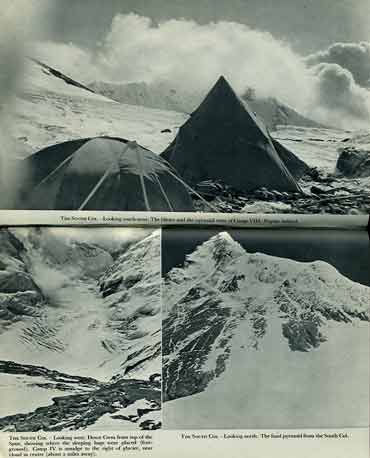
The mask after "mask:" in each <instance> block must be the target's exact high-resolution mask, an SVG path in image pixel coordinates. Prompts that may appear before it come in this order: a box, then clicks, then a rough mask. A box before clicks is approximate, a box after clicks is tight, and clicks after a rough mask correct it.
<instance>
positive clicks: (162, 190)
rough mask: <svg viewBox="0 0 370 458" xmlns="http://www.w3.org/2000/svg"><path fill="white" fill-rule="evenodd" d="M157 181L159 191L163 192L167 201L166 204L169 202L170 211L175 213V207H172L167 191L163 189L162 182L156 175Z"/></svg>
mask: <svg viewBox="0 0 370 458" xmlns="http://www.w3.org/2000/svg"><path fill="white" fill-rule="evenodd" d="M155 179H156V181H157V183H158V186H159V189H160V190H161V192H162V194H163V197H164V198H165V200H166V202H167V205H168V207H169V209H170V211H171V212H173V211H174V209H173V207H172V205H171V202H170V200H169V198H168V196H167V194H166V193H165V190H164V189H163V186H162V183H161V182H160V180H159V178H158V176H157V175H155Z"/></svg>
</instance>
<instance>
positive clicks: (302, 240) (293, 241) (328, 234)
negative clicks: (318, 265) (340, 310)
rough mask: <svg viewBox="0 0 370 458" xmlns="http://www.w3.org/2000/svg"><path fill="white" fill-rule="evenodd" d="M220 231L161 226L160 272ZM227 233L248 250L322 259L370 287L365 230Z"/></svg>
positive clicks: (369, 255) (369, 256) (180, 262)
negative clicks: (164, 227) (354, 260)
mask: <svg viewBox="0 0 370 458" xmlns="http://www.w3.org/2000/svg"><path fill="white" fill-rule="evenodd" d="M219 231H220V230H219V229H217V228H196V229H193V228H186V229H185V230H184V229H183V228H166V229H163V231H162V273H163V274H166V273H167V272H168V271H169V270H171V269H172V268H173V267H181V266H182V265H183V264H184V261H185V256H186V255H188V254H191V253H192V252H193V251H194V250H195V249H196V248H197V247H198V246H199V245H201V244H202V243H204V242H205V241H207V240H209V239H210V238H211V237H213V236H214V235H216V234H217V233H218V232H219ZM228 233H229V234H230V235H231V237H232V238H233V239H234V240H236V241H237V242H239V243H240V244H241V245H242V246H243V248H244V249H245V250H247V252H248V253H257V252H259V253H265V254H268V255H271V256H277V257H281V258H287V259H293V260H295V261H300V262H312V261H318V260H320V261H325V262H327V263H329V264H331V265H332V266H334V267H335V268H336V269H337V270H338V271H339V272H340V273H341V274H343V275H345V276H346V277H347V278H349V279H351V280H353V281H355V282H358V283H361V284H363V285H366V286H370V251H369V248H370V242H369V235H368V234H367V232H366V231H343V230H319V229H318V230H314V231H309V230H307V229H301V230H297V229H292V230H283V229H281V230H276V229H271V230H270V229H264V230H258V229H256V230H255V229H247V230H245V229H244V230H242V229H230V230H228ZM353 259H356V262H353Z"/></svg>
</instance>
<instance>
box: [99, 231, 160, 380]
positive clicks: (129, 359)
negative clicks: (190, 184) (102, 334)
mask: <svg viewBox="0 0 370 458" xmlns="http://www.w3.org/2000/svg"><path fill="white" fill-rule="evenodd" d="M160 245H161V242H160V230H157V231H154V232H153V233H152V234H151V235H150V236H148V237H146V238H145V239H143V240H141V241H139V242H137V243H135V244H134V245H133V246H131V247H130V248H129V249H128V250H127V251H126V252H125V253H123V254H122V255H121V256H119V257H118V259H117V260H116V261H115V263H114V264H113V265H112V267H110V268H109V269H108V270H107V271H106V272H105V273H104V275H103V276H102V277H101V278H100V280H99V287H100V291H101V293H102V294H103V296H104V297H105V304H106V305H107V306H108V307H109V310H110V328H111V329H112V332H113V333H114V334H115V333H118V335H119V336H120V348H119V353H121V354H124V355H125V358H124V359H123V360H122V362H121V365H120V368H119V371H117V374H116V377H115V378H119V377H120V376H125V377H131V376H133V377H136V378H138V377H140V378H144V377H145V378H148V377H149V375H153V374H160V373H161V301H160V296H161V295H160ZM106 345H107V347H108V348H109V349H115V346H116V344H115V342H114V340H112V341H107V342H106ZM115 350H116V351H117V349H115Z"/></svg>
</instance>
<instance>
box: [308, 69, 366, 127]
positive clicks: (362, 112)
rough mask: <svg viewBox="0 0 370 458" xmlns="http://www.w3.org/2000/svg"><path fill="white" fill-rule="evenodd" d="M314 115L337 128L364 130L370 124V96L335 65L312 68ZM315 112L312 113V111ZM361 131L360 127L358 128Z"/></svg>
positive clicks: (343, 70) (350, 75)
mask: <svg viewBox="0 0 370 458" xmlns="http://www.w3.org/2000/svg"><path fill="white" fill-rule="evenodd" d="M313 70H314V72H315V75H316V78H315V92H314V93H315V96H316V100H315V101H314V106H316V112H317V113H316V115H317V116H318V117H320V116H322V117H324V118H328V117H329V116H330V118H331V121H332V123H334V124H336V125H338V126H340V127H356V126H357V127H360V125H359V124H362V123H363V126H364V127H367V125H368V123H369V122H370V92H369V91H367V90H366V89H364V88H362V87H360V86H359V85H358V84H356V82H355V80H354V78H353V75H352V73H351V72H350V71H349V70H347V69H345V68H343V67H341V66H340V65H338V64H326V63H323V64H319V65H317V66H315V67H314V69H313ZM314 110H315V109H314ZM361 127H362V126H361Z"/></svg>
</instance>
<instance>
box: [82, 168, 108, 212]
mask: <svg viewBox="0 0 370 458" xmlns="http://www.w3.org/2000/svg"><path fill="white" fill-rule="evenodd" d="M112 168H113V165H111V166H110V167H108V168H107V170H106V171H105V173H104V175H103V176H102V177H101V178H100V180H99V181H98V182H97V183H96V185H95V186H94V188H93V189H92V191H91V192H90V193H89V195H88V196H87V197H86V199H85V200H84V201H83V202H82V204H81V205H80V207H79V208H78V210H83V209H84V208H85V206H86V205H87V204H88V203H89V200H90V199H91V198H92V197H93V196H94V194H95V193H96V191H97V190H98V189H99V188H100V186H101V185H102V184H103V182H104V180H105V179H106V178H107V176H108V174H109V173H110V171H111V169H112Z"/></svg>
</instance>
